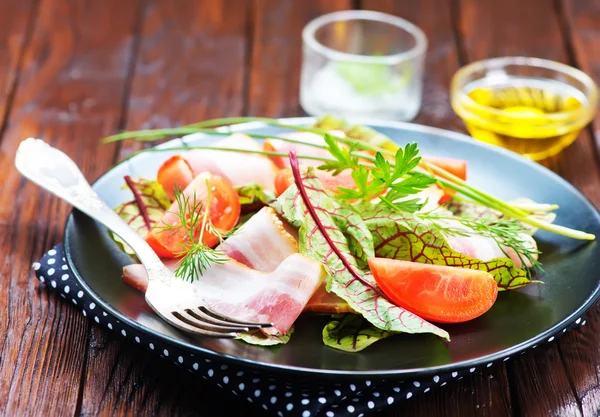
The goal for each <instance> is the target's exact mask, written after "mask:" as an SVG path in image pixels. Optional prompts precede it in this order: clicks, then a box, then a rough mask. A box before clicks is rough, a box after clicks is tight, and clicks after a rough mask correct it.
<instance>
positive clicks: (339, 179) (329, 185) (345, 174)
mask: <svg viewBox="0 0 600 417" xmlns="http://www.w3.org/2000/svg"><path fill="white" fill-rule="evenodd" d="M315 175H316V177H317V178H318V179H319V181H321V184H323V187H324V188H325V189H326V190H329V191H333V192H336V191H337V189H338V187H344V188H354V187H355V184H354V180H353V179H352V173H351V172H350V171H349V170H345V171H342V172H340V173H339V174H338V175H335V176H334V175H332V174H331V173H330V172H326V171H318V170H315ZM293 183H294V175H293V174H292V170H291V169H290V168H284V169H281V170H279V171H278V172H277V175H276V176H275V193H277V196H280V195H281V194H283V192H284V191H285V190H287V189H288V187H289V186H290V185H292V184H293Z"/></svg>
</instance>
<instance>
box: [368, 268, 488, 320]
mask: <svg viewBox="0 0 600 417" xmlns="http://www.w3.org/2000/svg"><path fill="white" fill-rule="evenodd" d="M369 266H370V267H371V272H372V273H373V276H374V277H375V281H376V282H377V284H378V285H379V287H380V288H381V289H382V290H383V292H384V293H385V295H387V296H388V297H389V298H390V300H392V301H393V302H394V303H396V304H397V305H399V306H400V307H402V308H405V309H406V310H408V311H411V312H413V313H415V314H417V315H418V316H420V317H422V318H424V319H426V320H430V321H434V322H438V323H461V322H464V321H469V320H473V319H474V318H476V317H479V316H481V315H482V314H483V313H485V312H486V311H488V310H489V309H490V308H491V307H492V305H493V304H494V302H495V301H496V297H497V296H498V285H497V284H496V281H494V278H492V276H491V275H490V274H489V273H487V272H485V271H477V270H473V269H465V268H455V267H450V266H443V265H431V264H421V263H416V262H407V261H398V260H395V259H387V258H371V259H369Z"/></svg>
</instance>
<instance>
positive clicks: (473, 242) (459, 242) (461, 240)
mask: <svg viewBox="0 0 600 417" xmlns="http://www.w3.org/2000/svg"><path fill="white" fill-rule="evenodd" d="M448 223H451V225H452V227H455V228H462V229H466V230H468V228H466V227H464V226H462V225H460V223H458V222H456V221H448ZM521 240H522V242H523V244H524V245H525V246H526V247H528V248H530V249H531V250H532V251H534V252H535V251H536V250H537V243H536V242H535V240H534V239H533V237H531V236H529V235H528V234H525V233H522V234H521ZM446 241H447V242H448V244H449V245H450V247H451V248H452V249H454V250H455V251H457V252H460V253H462V254H463V255H467V256H470V257H472V258H477V259H479V260H482V261H484V262H487V261H490V260H492V259H495V258H506V257H507V256H508V257H509V258H510V259H511V260H512V261H513V263H514V264H515V266H516V267H517V268H522V267H523V262H521V259H520V258H519V255H518V254H517V253H516V252H515V250H514V249H512V248H509V247H505V246H499V245H498V243H496V241H495V240H494V239H492V238H489V237H485V236H477V235H471V236H447V237H446ZM537 256H538V255H537V254H535V255H533V257H534V259H537ZM524 260H525V265H526V266H531V263H530V262H529V261H528V260H526V259H524Z"/></svg>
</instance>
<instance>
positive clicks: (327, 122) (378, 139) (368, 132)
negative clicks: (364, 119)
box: [315, 116, 398, 152]
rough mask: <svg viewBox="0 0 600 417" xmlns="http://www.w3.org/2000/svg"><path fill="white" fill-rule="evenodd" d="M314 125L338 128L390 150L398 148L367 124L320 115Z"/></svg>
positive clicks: (329, 128)
mask: <svg viewBox="0 0 600 417" xmlns="http://www.w3.org/2000/svg"><path fill="white" fill-rule="evenodd" d="M315 127H317V128H319V129H323V130H340V131H342V132H344V135H346V137H348V138H352V139H356V140H358V141H361V142H364V143H368V144H370V145H373V146H378V147H380V148H383V149H387V150H388V151H391V152H396V151H397V150H398V144H397V143H396V142H394V141H393V140H391V139H390V138H389V137H388V136H386V135H384V134H383V133H381V132H378V131H377V130H375V129H372V128H370V127H368V126H360V125H355V126H353V125H350V124H348V123H347V122H346V121H344V120H343V119H337V118H335V117H333V116H323V117H321V118H320V119H319V120H317V122H316V123H315Z"/></svg>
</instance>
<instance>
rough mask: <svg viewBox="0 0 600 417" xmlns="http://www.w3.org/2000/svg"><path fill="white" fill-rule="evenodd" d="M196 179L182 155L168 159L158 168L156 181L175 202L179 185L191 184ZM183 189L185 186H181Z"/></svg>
mask: <svg viewBox="0 0 600 417" xmlns="http://www.w3.org/2000/svg"><path fill="white" fill-rule="evenodd" d="M193 179H194V172H193V171H192V167H190V165H189V164H188V163H187V161H186V160H185V159H184V158H182V157H181V155H175V156H172V157H170V158H169V159H167V160H166V161H165V162H163V164H162V165H161V166H160V168H158V173H157V174H156V180H157V181H158V183H159V184H160V185H162V187H163V189H164V190H165V192H166V193H167V195H168V196H169V197H170V198H171V201H173V200H175V187H176V186H177V184H190V183H191V182H192V181H193ZM180 187H181V188H183V186H181V185H180Z"/></svg>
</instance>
